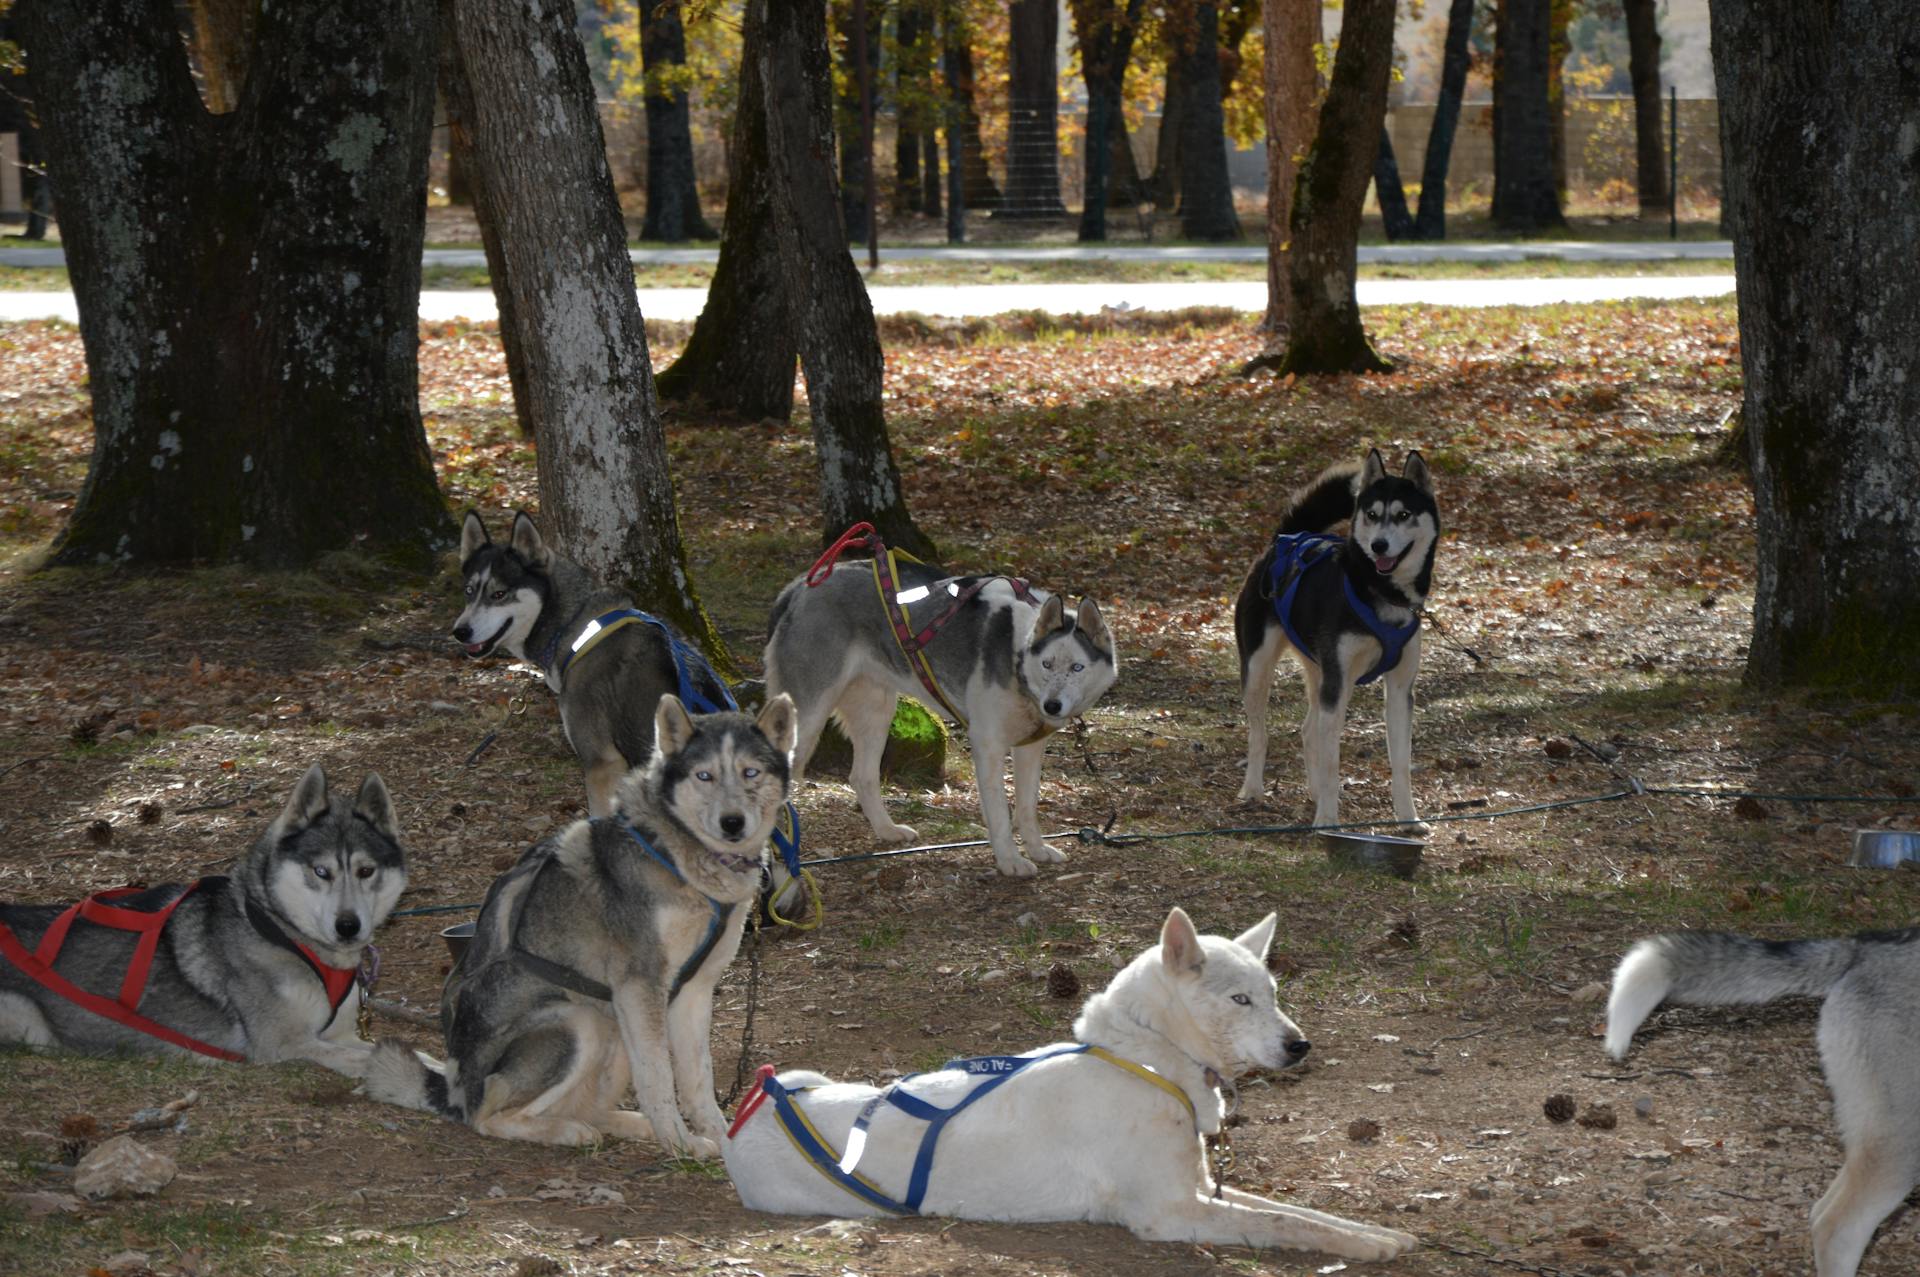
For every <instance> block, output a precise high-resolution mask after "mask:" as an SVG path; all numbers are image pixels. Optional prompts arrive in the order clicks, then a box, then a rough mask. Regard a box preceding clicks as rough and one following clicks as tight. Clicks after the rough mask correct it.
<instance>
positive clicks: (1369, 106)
mask: <svg viewBox="0 0 1920 1277" xmlns="http://www.w3.org/2000/svg"><path fill="white" fill-rule="evenodd" d="M1393 10H1394V0H1347V3H1346V8H1345V12H1344V13H1342V15H1341V19H1340V52H1339V54H1338V55H1337V56H1336V57H1335V59H1334V64H1333V81H1332V83H1331V84H1330V85H1329V86H1328V88H1327V100H1326V102H1325V103H1324V104H1323V105H1322V106H1321V108H1320V127H1319V129H1318V130H1317V131H1316V132H1315V134H1314V139H1313V146H1312V147H1311V148H1310V149H1309V150H1308V151H1307V156H1306V159H1305V160H1304V161H1303V162H1302V163H1301V165H1300V177H1299V180H1298V181H1297V182H1296V183H1295V186H1294V196H1293V208H1292V210H1291V217H1292V223H1291V234H1292V239H1293V253H1292V260H1291V261H1290V262H1289V263H1288V272H1287V283H1288V287H1289V289H1290V292H1291V313H1290V316H1289V318H1290V319H1291V321H1292V327H1291V329H1290V331H1289V332H1288V335H1287V349H1286V355H1285V357H1284V358H1283V359H1282V360H1281V362H1280V364H1279V368H1278V371H1279V372H1280V373H1281V374H1282V375H1284V374H1286V373H1290V372H1298V373H1316V372H1385V371H1387V370H1389V369H1390V368H1392V367H1393V365H1392V364H1390V363H1389V362H1388V361H1386V360H1385V359H1382V358H1381V357H1380V356H1379V355H1377V354H1375V353H1374V350H1373V346H1372V345H1371V343H1369V342H1368V341H1367V334H1366V330H1365V329H1363V328H1362V327H1361V326H1360V305H1359V302H1358V301H1357V300H1356V299H1355V297H1354V274H1355V268H1356V250H1357V248H1358V246H1359V242H1360V210H1361V208H1362V206H1363V205H1364V204H1365V202H1366V198H1367V181H1368V179H1369V178H1371V177H1372V175H1373V158H1374V156H1375V155H1376V154H1377V153H1378V151H1379V147H1380V130H1381V126H1382V124H1383V122H1384V121H1385V119H1386V115H1387V80H1388V78H1389V76H1390V73H1391V72H1392V69H1393Z"/></svg>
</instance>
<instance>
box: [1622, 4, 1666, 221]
mask: <svg viewBox="0 0 1920 1277" xmlns="http://www.w3.org/2000/svg"><path fill="white" fill-rule="evenodd" d="M1624 3H1625V6H1626V10H1627V68H1628V74H1629V75H1630V76H1631V78H1632V80H1633V177H1634V185H1635V187H1636V188H1637V189H1638V193H1639V196H1640V216H1642V217H1656V216H1658V217H1665V216H1666V215H1667V208H1668V195H1667V148H1666V145H1665V143H1664V141H1663V140H1662V138H1661V136H1660V134H1661V129H1660V124H1661V119H1660V116H1661V110H1660V18H1659V15H1658V13H1657V12H1656V10H1657V9H1658V7H1659V0H1624Z"/></svg>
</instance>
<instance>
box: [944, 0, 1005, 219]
mask: <svg viewBox="0 0 1920 1277" xmlns="http://www.w3.org/2000/svg"><path fill="white" fill-rule="evenodd" d="M945 37H946V39H945V42H944V43H943V45H942V46H941V47H942V49H943V51H944V52H943V54H942V59H943V62H944V65H945V68H946V73H947V92H948V93H949V94H950V95H951V96H952V99H953V103H954V105H953V108H952V109H953V110H954V111H955V113H956V115H957V117H958V120H959V124H960V149H961V152H962V155H963V157H964V159H965V164H964V165H963V175H964V181H963V187H964V190H965V193H966V204H965V207H966V208H968V209H971V210H974V211H976V212H986V211H988V210H990V209H994V208H997V207H999V204H1000V188H999V187H998V186H996V185H994V181H993V171H992V170H991V169H990V168H988V167H987V145H986V143H985V142H983V141H981V140H980V111H979V108H977V107H976V106H975V105H974V82H973V36H972V33H971V32H970V31H969V30H968V29H967V26H966V23H965V21H964V19H963V18H962V17H961V16H960V15H959V14H958V13H957V12H952V11H950V12H949V13H948V15H947V19H946V27H945ZM948 162H949V163H951V162H952V161H951V159H949V161H948ZM948 216H949V217H951V216H952V214H951V213H949V214H948Z"/></svg>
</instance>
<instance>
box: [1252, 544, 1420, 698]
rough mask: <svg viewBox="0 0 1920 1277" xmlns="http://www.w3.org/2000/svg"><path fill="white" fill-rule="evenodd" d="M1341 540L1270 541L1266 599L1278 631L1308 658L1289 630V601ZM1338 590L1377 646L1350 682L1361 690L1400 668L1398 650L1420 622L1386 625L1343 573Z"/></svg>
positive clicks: (1303, 645)
mask: <svg viewBox="0 0 1920 1277" xmlns="http://www.w3.org/2000/svg"><path fill="white" fill-rule="evenodd" d="M1343 540H1344V538H1341V537H1337V536H1332V535H1330V534H1328V533H1325V532H1282V533H1280V534H1279V535H1278V536H1276V537H1274V539H1273V566H1272V567H1271V568H1269V569H1268V571H1267V595H1268V597H1270V598H1272V599H1273V614H1274V616H1275V617H1276V618H1277V619H1278V620H1279V622H1280V628H1281V629H1283V630H1285V631H1286V632H1287V639H1288V641H1290V642H1291V643H1292V644H1293V645H1294V647H1295V648H1297V649H1298V650H1299V651H1301V652H1303V653H1306V654H1307V655H1308V656H1311V655H1312V649H1311V648H1309V647H1308V646H1307V644H1306V641H1305V640H1304V639H1302V638H1301V637H1300V631H1298V630H1296V629H1295V628H1294V627H1293V598H1294V595H1295V594H1297V593H1299V590H1300V583H1301V582H1302V581H1304V580H1306V579H1307V573H1308V572H1311V571H1312V570H1313V569H1314V568H1317V567H1319V566H1320V565H1321V564H1322V563H1326V562H1328V561H1329V560H1331V559H1332V558H1333V556H1334V551H1335V550H1336V549H1338V547H1339V546H1340V545H1341V543H1342V541H1343ZM1283 580H1284V581H1286V585H1285V587H1284V588H1282V587H1281V584H1280V583H1281V582H1282V581H1283ZM1340 588H1341V590H1342V592H1343V593H1344V594H1345V595H1346V599H1347V606H1348V607H1349V608H1351V609H1352V610H1353V614H1354V615H1355V616H1357V617H1359V618H1360V623H1361V624H1362V625H1364V626H1366V627H1367V630H1368V632H1369V633H1371V634H1372V635H1373V637H1374V638H1375V639H1377V640H1379V643H1380V659H1379V660H1377V661H1375V662H1374V665H1373V668H1372V669H1370V670H1368V671H1367V672H1366V673H1365V674H1362V675H1361V676H1360V677H1359V678H1357V679H1355V680H1354V682H1355V683H1356V684H1358V685H1360V686H1362V687H1364V686H1366V685H1367V684H1368V683H1371V682H1373V681H1374V680H1376V679H1378V678H1379V677H1380V676H1381V675H1382V674H1385V673H1387V672H1388V671H1390V670H1392V669H1393V668H1394V667H1395V666H1397V665H1399V664H1400V653H1401V651H1402V649H1404V648H1405V647H1406V645H1407V642H1408V640H1410V639H1412V638H1413V636H1414V635H1415V634H1417V633H1418V632H1419V630H1420V618H1419V617H1418V616H1415V617H1414V618H1413V620H1412V621H1411V622H1410V623H1408V624H1407V625H1405V626H1398V627H1396V626H1391V625H1388V624H1387V623H1386V622H1385V621H1382V620H1381V619H1380V616H1379V614H1378V613H1377V612H1375V611H1374V610H1373V609H1372V608H1371V607H1369V606H1368V605H1367V603H1366V600H1364V599H1362V598H1361V597H1360V595H1359V593H1358V592H1357V591H1355V590H1354V588H1353V578H1352V577H1350V576H1348V575H1347V574H1346V573H1344V572H1342V573H1341V574H1340Z"/></svg>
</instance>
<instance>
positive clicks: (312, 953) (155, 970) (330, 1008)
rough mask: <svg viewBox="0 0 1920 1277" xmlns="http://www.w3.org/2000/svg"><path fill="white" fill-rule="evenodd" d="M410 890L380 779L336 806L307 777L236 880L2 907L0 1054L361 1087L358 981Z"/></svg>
mask: <svg viewBox="0 0 1920 1277" xmlns="http://www.w3.org/2000/svg"><path fill="white" fill-rule="evenodd" d="M406 885H407V868H406V853H405V851H404V850H403V849H402V847H401V843H400V827H399V823H398V822H397V821H396V819H395V818H394V812H393V801H392V799H391V798H390V797H389V796H388V794H387V787H386V785H385V784H384V783H382V781H381V779H380V777H379V775H378V774H377V773H374V772H369V773H368V774H367V778H366V780H365V781H363V782H362V783H361V785H360V789H359V792H358V793H357V794H352V795H349V794H343V793H335V792H332V791H330V790H329V789H328V788H327V776H326V773H325V772H324V771H322V770H321V769H320V764H318V763H315V764H314V765H313V766H312V767H310V768H308V769H307V772H306V775H305V776H303V777H302V778H301V780H300V783H299V784H298V785H296V786H294V790H293V794H292V795H291V796H290V797H289V798H288V799H287V804H286V806H285V807H284V808H283V809H282V810H281V812H280V814H279V815H278V816H276V817H274V819H273V822H272V823H271V824H269V825H268V826H267V828H266V830H265V831H264V832H263V833H261V835H260V836H259V837H258V838H257V839H255V840H254V843H253V846H252V847H251V848H250V849H249V850H248V851H247V854H246V855H245V857H243V858H242V859H241V861H240V863H239V864H238V865H237V866H236V867H235V869H234V872H233V875H232V876H231V877H213V878H201V879H199V880H198V881H197V882H195V883H192V884H184V883H174V884H170V885H167V886H158V887H150V888H146V889H144V890H141V891H132V890H128V891H121V892H107V893H103V894H101V895H99V896H95V897H91V898H89V899H88V900H87V901H85V902H83V903H82V904H80V905H76V906H71V907H69V906H56V905H24V904H0V950H4V951H5V952H3V953H0V1042H9V1043H20V1044H23V1045H26V1046H36V1047H54V1048H58V1049H62V1050H68V1051H77V1052H84V1053H87V1054H94V1055H104V1054H119V1053H128V1054H133V1053H139V1054H149V1053H152V1054H176V1053H185V1052H188V1051H192V1052H197V1053H198V1054H201V1055H205V1056H209V1057H212V1058H215V1059H228V1060H235V1059H246V1060H249V1061H252V1062H254V1063H258V1064H272V1063H274V1062H276V1061H280V1060H312V1061H313V1062H314V1063H316V1064H323V1065H325V1066H326V1067H328V1068H330V1069H333V1070H335V1071H336V1072H339V1073H344V1074H346V1075H347V1076H349V1077H360V1076H362V1075H363V1074H365V1072H366V1069H367V1061H368V1057H369V1055H370V1054H371V1053H372V1051H373V1047H372V1046H371V1045H370V1044H368V1043H366V1042H363V1041H361V1040H360V1036H359V1033H358V1031H357V1027H356V1023H355V1021H356V1017H357V1015H358V1012H359V1008H360V998H361V989H360V987H359V985H358V983H357V982H356V980H355V973H356V971H357V969H358V968H359V966H360V959H361V955H362V954H363V953H364V952H365V950H366V948H367V943H368V942H369V941H370V940H372V939H373V933H374V930H375V928H377V927H378V926H379V925H380V924H381V923H382V922H384V921H386V918H387V915H388V914H389V913H391V912H393V906H394V904H395V902H397V901H398V900H399V899H400V893H401V892H402V891H403V890H405V888H406ZM63 919H64V921H63Z"/></svg>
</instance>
